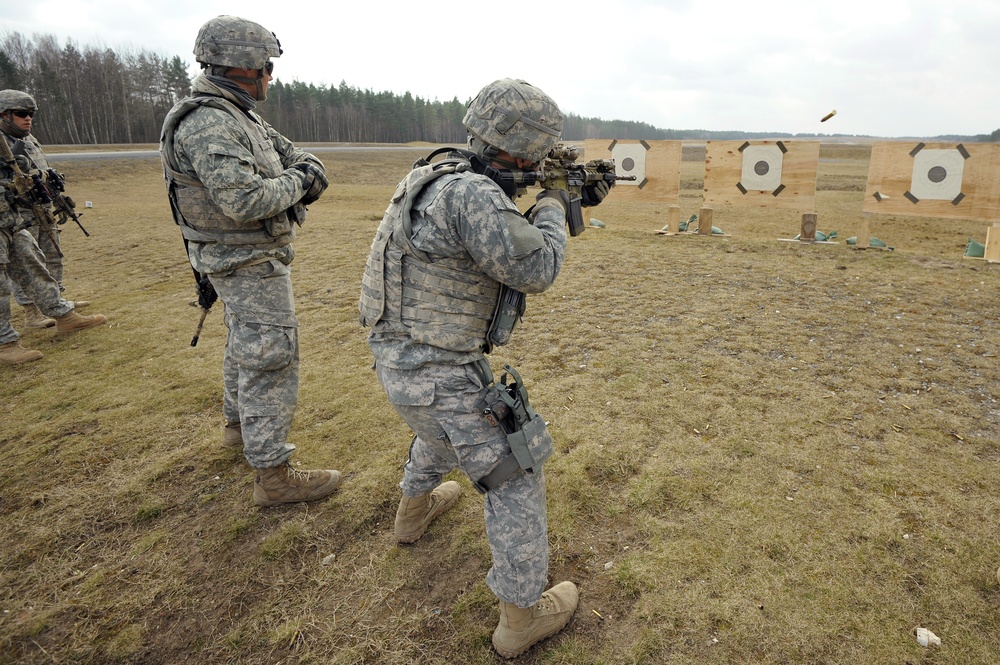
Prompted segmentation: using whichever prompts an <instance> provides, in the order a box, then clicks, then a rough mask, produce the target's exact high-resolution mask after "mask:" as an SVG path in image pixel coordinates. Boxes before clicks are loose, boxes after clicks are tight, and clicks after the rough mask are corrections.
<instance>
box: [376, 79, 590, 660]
mask: <svg viewBox="0 0 1000 665" xmlns="http://www.w3.org/2000/svg"><path fill="white" fill-rule="evenodd" d="M462 122H463V125H464V126H465V128H466V129H467V130H468V134H469V142H468V146H467V148H468V149H467V150H455V151H453V152H451V153H450V154H449V155H448V156H447V157H446V158H445V159H443V160H440V161H436V162H430V158H428V159H427V160H420V161H418V162H417V164H415V165H414V169H413V171H411V172H410V174H409V175H408V176H407V177H406V178H404V179H403V181H402V182H401V183H400V184H399V186H398V187H397V188H396V192H395V194H394V195H393V197H392V201H391V203H390V204H389V207H388V209H387V210H386V212H385V215H384V217H383V218H382V222H381V224H380V226H379V228H378V231H377V232H376V235H375V239H374V241H373V242H372V246H371V252H370V254H369V257H368V261H367V264H366V267H365V272H364V276H363V279H362V288H361V298H360V302H359V310H360V315H361V316H360V318H361V323H362V325H364V326H370V327H371V332H370V334H369V336H368V344H369V347H370V348H371V350H372V353H373V354H374V356H375V371H376V374H377V377H378V380H379V382H380V384H381V385H382V388H383V389H384V390H385V392H386V395H387V396H388V399H389V402H390V403H391V404H392V406H393V408H394V409H395V411H396V412H397V413H398V414H399V415H400V416H401V417H402V418H403V420H405V421H406V423H407V425H409V426H410V428H411V429H412V430H413V432H414V437H413V440H412V442H411V443H410V449H409V459H408V460H407V462H406V464H405V466H404V468H403V479H402V481H401V482H400V488H401V489H402V498H401V500H400V503H399V507H398V509H397V512H396V520H395V525H394V531H395V538H396V540H397V541H398V542H400V543H413V542H416V541H417V540H419V539H420V538H421V537H422V536H423V534H424V533H425V531H426V530H427V528H428V526H429V525H430V524H431V522H432V521H433V520H434V519H435V518H437V517H438V516H440V515H441V514H443V513H444V512H445V511H447V510H448V509H449V508H451V507H452V506H454V505H455V503H456V502H457V501H458V500H459V498H460V494H461V486H460V485H459V483H457V482H455V481H447V482H444V483H442V482H441V481H442V478H443V476H444V475H445V474H447V473H449V472H451V471H452V470H453V469H456V468H458V469H461V470H462V471H463V472H464V473H465V474H466V475H467V476H468V477H469V479H470V480H471V481H472V482H473V485H474V486H475V487H476V489H477V490H478V491H479V492H481V493H482V494H483V512H484V516H485V525H486V536H487V539H488V540H489V543H490V548H491V550H492V554H493V565H492V567H491V568H490V570H489V572H488V573H487V576H486V583H487V585H488V586H489V588H490V589H491V590H492V591H493V593H494V594H495V595H496V596H497V598H498V599H499V601H500V620H499V623H498V624H497V627H496V629H495V630H494V632H493V646H494V648H495V649H496V650H497V652H498V653H499V654H500V655H501V656H503V657H505V658H513V657H515V656H517V655H519V654H521V653H523V652H524V651H526V650H527V649H528V648H530V647H531V646H532V645H533V644H535V643H537V642H539V641H541V640H543V639H545V638H547V637H550V636H552V635H554V634H556V633H558V632H559V631H561V630H562V629H563V628H564V627H565V626H566V625H567V624H568V623H569V621H570V619H571V618H572V616H573V613H574V612H575V611H576V607H577V604H578V600H579V592H578V590H577V588H576V585H574V584H573V583H572V582H569V581H564V582H560V583H559V584H556V585H555V586H553V587H551V588H549V589H548V590H546V586H547V584H548V557H549V552H548V525H547V518H546V506H545V477H544V475H543V470H542V463H543V462H544V461H545V459H546V458H547V457H548V456H549V455H550V454H551V453H552V450H553V443H552V438H551V436H550V435H549V432H548V430H547V428H546V426H545V422H544V420H543V419H542V418H541V416H538V415H537V414H535V413H534V412H533V411H531V410H530V407H528V411H527V413H530V414H531V416H533V417H528V418H525V419H523V421H522V419H521V418H520V417H519V418H518V419H517V421H518V422H517V424H515V425H511V422H512V421H511V420H510V413H509V412H508V414H507V417H504V418H499V417H498V416H499V414H500V413H501V412H502V411H503V408H502V406H503V405H502V404H501V401H502V395H501V393H502V392H503V391H504V390H505V388H502V387H500V386H504V385H505V384H504V383H501V384H496V383H494V380H493V374H492V371H491V369H490V366H489V363H488V362H487V360H486V357H485V355H484V354H486V353H489V352H490V351H491V350H492V348H493V347H494V346H495V345H499V344H504V343H506V342H507V341H508V340H509V338H510V335H511V333H512V332H513V328H514V325H515V323H516V321H517V320H518V319H519V318H520V315H521V314H522V313H523V311H524V294H525V293H540V292H542V291H544V290H546V289H547V288H549V287H550V286H551V285H552V284H553V282H554V281H555V279H556V276H557V275H558V273H559V270H560V267H561V266H562V263H563V259H564V256H565V251H566V230H565V226H566V224H567V221H568V219H567V213H568V211H569V208H570V198H569V196H568V194H567V192H565V191H562V190H559V189H543V190H542V191H541V193H540V194H538V196H537V198H536V202H535V204H534V205H533V206H532V207H531V208H530V209H529V210H528V211H527V212H526V213H525V214H524V215H522V214H521V213H520V212H519V210H518V208H517V206H516V205H515V204H514V202H513V198H514V197H516V196H517V194H518V191H517V185H513V184H511V182H512V180H511V179H510V178H504V174H505V173H509V170H511V169H533V168H534V167H536V166H537V165H538V163H539V162H541V161H542V160H543V159H544V158H545V157H546V156H548V155H549V153H550V151H551V150H552V148H553V147H554V146H555V145H556V143H557V142H558V140H559V137H560V135H561V133H562V124H563V114H562V112H561V111H560V110H559V107H558V106H557V105H556V103H555V102H554V101H553V100H552V99H551V98H550V97H549V96H548V95H546V94H545V93H544V92H542V91H541V90H540V89H538V88H536V87H534V86H532V85H531V84H529V83H527V82H525V81H521V80H515V79H502V80H499V81H495V82H493V83H491V84H490V85H488V86H486V87H485V88H483V89H482V90H481V91H480V92H479V94H478V95H477V96H476V98H475V99H474V100H473V101H472V102H471V103H470V105H469V108H468V110H467V113H466V115H465V118H464V120H463V121H462ZM435 154H436V153H435ZM431 157H433V155H432V156H431ZM608 188H609V186H608V184H607V183H604V182H599V183H596V184H594V185H590V186H588V187H584V191H583V197H582V200H583V204H584V205H597V204H598V203H600V201H601V200H603V198H604V196H605V195H606V194H607V193H608ZM505 372H511V374H513V371H512V368H510V367H507V366H505ZM505 376H506V374H505ZM517 384H518V386H519V387H520V386H521V384H520V377H519V375H518V378H517ZM526 398H527V393H526V392H523V391H522V392H521V393H520V398H519V400H518V404H516V405H515V406H520V407H527V404H526V402H527V399H526ZM491 406H492V408H491ZM501 421H502V422H501ZM515 446H516V447H517V450H518V451H519V453H521V454H519V455H515V454H514V447H515ZM522 460H530V461H529V462H528V464H526V465H525V464H524V463H523V462H522ZM525 467H527V468H525Z"/></svg>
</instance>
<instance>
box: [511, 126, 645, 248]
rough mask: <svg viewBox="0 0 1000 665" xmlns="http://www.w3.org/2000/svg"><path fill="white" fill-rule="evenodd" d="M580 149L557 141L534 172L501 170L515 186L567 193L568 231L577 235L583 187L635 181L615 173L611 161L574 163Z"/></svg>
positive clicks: (581, 230) (630, 176)
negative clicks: (602, 183) (568, 202)
mask: <svg viewBox="0 0 1000 665" xmlns="http://www.w3.org/2000/svg"><path fill="white" fill-rule="evenodd" d="M579 157H580V151H579V150H578V149H577V148H576V146H572V145H565V144H562V143H560V144H558V145H556V147H555V148H553V149H552V151H551V152H550V153H549V156H548V157H546V158H545V159H543V160H542V162H541V163H540V164H539V165H538V169H537V170H535V171H521V170H517V169H511V170H505V171H501V175H502V177H503V179H504V180H505V181H507V182H511V183H514V184H516V185H518V186H519V187H530V186H531V185H538V186H539V187H541V188H542V189H561V190H563V191H564V192H566V193H567V194H569V201H570V209H569V210H568V211H567V212H566V218H567V222H568V223H569V234H570V235H571V236H574V237H575V236H578V235H580V234H581V233H583V231H584V226H583V211H582V201H583V188H584V187H587V186H593V185H595V184H596V183H598V182H606V183H607V184H608V185H609V186H612V187H613V186H614V184H615V183H616V182H618V181H619V180H635V176H634V175H616V174H615V160H613V159H592V160H590V161H588V162H586V163H585V164H577V163H576V160H577V159H579Z"/></svg>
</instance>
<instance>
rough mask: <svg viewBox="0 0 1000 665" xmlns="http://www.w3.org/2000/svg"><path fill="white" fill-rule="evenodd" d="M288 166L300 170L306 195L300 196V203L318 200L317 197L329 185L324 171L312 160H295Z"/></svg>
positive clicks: (306, 203)
mask: <svg viewBox="0 0 1000 665" xmlns="http://www.w3.org/2000/svg"><path fill="white" fill-rule="evenodd" d="M290 168H293V169H295V170H297V171H301V172H302V187H303V188H304V189H305V190H306V195H305V196H303V197H302V203H304V204H305V205H309V204H310V203H315V202H316V201H317V200H319V197H320V196H321V195H322V194H323V192H324V191H326V188H327V187H329V186H330V181H329V180H327V179H326V173H324V172H323V169H322V168H320V167H319V166H316V164H314V163H313V162H296V163H295V164H292V166H291V167H290Z"/></svg>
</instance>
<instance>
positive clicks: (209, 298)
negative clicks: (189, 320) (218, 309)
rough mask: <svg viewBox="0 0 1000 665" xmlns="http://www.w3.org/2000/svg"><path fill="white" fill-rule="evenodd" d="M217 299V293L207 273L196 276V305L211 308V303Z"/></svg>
mask: <svg viewBox="0 0 1000 665" xmlns="http://www.w3.org/2000/svg"><path fill="white" fill-rule="evenodd" d="M218 299H219V294H218V293H216V292H215V287H214V286H212V282H211V281H209V279H208V275H202V276H201V277H199V278H198V306H199V307H201V308H202V309H212V305H214V304H215V301H216V300H218Z"/></svg>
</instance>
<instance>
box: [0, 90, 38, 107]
mask: <svg viewBox="0 0 1000 665" xmlns="http://www.w3.org/2000/svg"><path fill="white" fill-rule="evenodd" d="M37 110H38V104H36V103H35V98H34V97H32V96H31V95H29V94H28V93H26V92H21V91H20V90H0V113H6V112H7V111H37Z"/></svg>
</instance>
